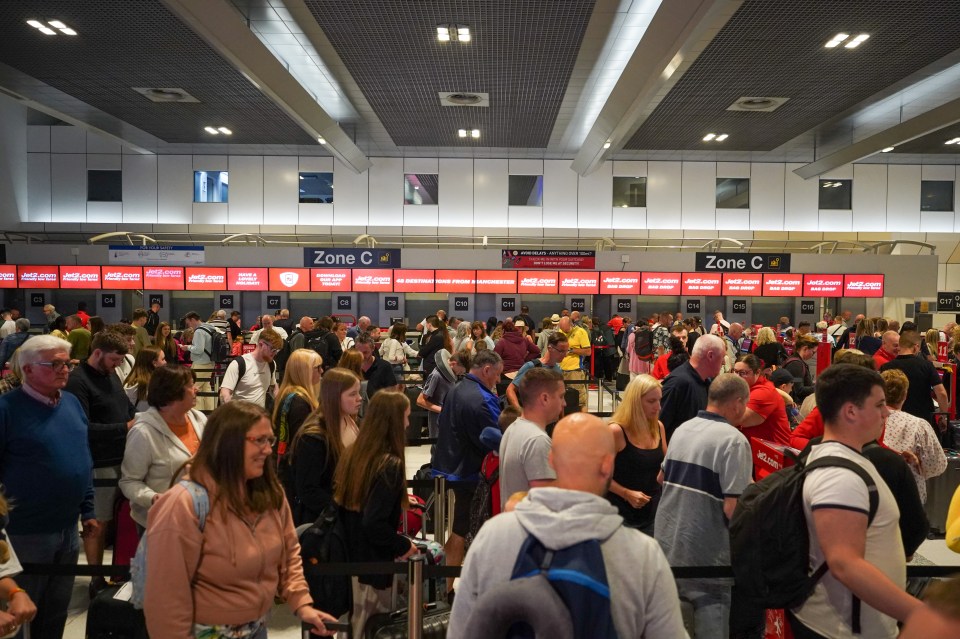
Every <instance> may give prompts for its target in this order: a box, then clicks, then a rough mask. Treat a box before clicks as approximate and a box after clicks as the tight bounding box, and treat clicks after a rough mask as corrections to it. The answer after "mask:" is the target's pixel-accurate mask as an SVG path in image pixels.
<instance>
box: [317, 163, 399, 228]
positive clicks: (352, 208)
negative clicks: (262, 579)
mask: <svg viewBox="0 0 960 639" xmlns="http://www.w3.org/2000/svg"><path fill="white" fill-rule="evenodd" d="M333 173H334V176H333V182H334V186H335V187H336V188H335V189H334V195H333V223H334V224H343V225H344V226H367V224H368V222H367V217H368V214H369V209H368V203H369V200H368V199H367V193H368V189H369V179H370V171H364V172H363V173H356V172H354V171H353V170H352V169H350V168H349V167H347V166H344V165H343V163H341V162H340V161H339V160H334V163H333ZM400 189H401V186H400V185H398V186H397V199H398V200H399V199H400V193H402V191H401V190H400Z"/></svg>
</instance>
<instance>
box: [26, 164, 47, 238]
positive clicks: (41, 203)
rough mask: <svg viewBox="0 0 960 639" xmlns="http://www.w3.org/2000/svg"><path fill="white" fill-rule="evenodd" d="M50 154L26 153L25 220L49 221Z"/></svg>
mask: <svg viewBox="0 0 960 639" xmlns="http://www.w3.org/2000/svg"><path fill="white" fill-rule="evenodd" d="M50 186H51V184H50V154H49V153H27V221H28V222H49V221H50V219H51V199H50Z"/></svg>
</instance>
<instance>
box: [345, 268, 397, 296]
mask: <svg viewBox="0 0 960 639" xmlns="http://www.w3.org/2000/svg"><path fill="white" fill-rule="evenodd" d="M353 290H354V291H360V292H374V293H389V292H390V291H392V290H393V271H392V270H391V269H388V268H365V269H355V270H354V271H353Z"/></svg>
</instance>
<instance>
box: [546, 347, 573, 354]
mask: <svg viewBox="0 0 960 639" xmlns="http://www.w3.org/2000/svg"><path fill="white" fill-rule="evenodd" d="M547 348H549V349H552V350H555V351H556V352H558V353H560V354H561V355H566V354H567V353H569V352H570V349H569V348H557V347H556V346H548V347H547Z"/></svg>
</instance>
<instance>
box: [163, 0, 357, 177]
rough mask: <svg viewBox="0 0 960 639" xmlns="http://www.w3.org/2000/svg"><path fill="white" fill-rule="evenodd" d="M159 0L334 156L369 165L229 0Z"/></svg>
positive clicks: (346, 161)
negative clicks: (319, 139) (248, 25)
mask: <svg viewBox="0 0 960 639" xmlns="http://www.w3.org/2000/svg"><path fill="white" fill-rule="evenodd" d="M161 1H162V2H163V4H164V6H166V7H167V8H168V9H170V11H172V12H173V13H174V15H176V16H177V17H179V18H180V19H181V20H182V21H183V23H184V24H185V25H187V26H188V27H190V28H191V29H193V30H194V31H195V32H196V33H197V35H199V36H200V37H201V38H203V39H204V41H206V42H207V44H209V45H210V46H211V47H212V48H213V49H214V50H215V51H217V53H219V54H220V55H221V56H223V58H224V59H225V60H227V61H228V62H229V63H230V64H231V65H233V67H234V68H236V69H237V70H238V71H240V72H241V73H243V74H244V75H246V76H247V78H248V79H249V80H250V81H251V82H252V83H253V84H254V86H256V87H257V89H259V90H260V91H261V92H262V93H263V94H264V95H266V96H268V97H269V98H270V99H271V100H273V101H274V102H275V103H276V104H277V106H279V107H280V108H281V109H283V110H284V111H285V112H286V113H287V115H289V116H290V118H291V119H293V121H294V122H296V123H297V124H299V125H300V127H302V128H303V130H304V131H306V132H307V133H309V134H310V136H311V137H313V139H315V140H316V139H318V138H321V137H322V138H323V139H324V140H326V147H327V149H329V150H330V152H331V153H332V154H333V155H334V156H336V157H337V159H339V160H340V161H341V162H343V163H344V164H346V165H347V166H349V167H350V168H351V169H353V170H354V171H356V172H357V173H362V172H363V171H366V170H367V169H368V168H370V166H371V163H370V160H369V159H368V158H367V156H366V155H364V153H363V151H361V150H360V148H359V147H358V146H357V145H356V144H354V143H353V140H351V139H350V137H349V136H348V135H347V134H346V133H345V132H344V131H343V129H341V128H340V126H339V125H338V124H337V122H336V121H335V120H334V119H333V118H331V117H330V115H329V114H327V112H326V111H324V110H323V108H321V107H320V105H319V104H317V101H316V100H315V99H314V98H313V96H312V95H310V93H308V92H307V90H306V89H304V88H303V86H302V85H301V84H300V83H299V82H297V80H296V78H294V77H293V76H292V75H291V74H290V73H289V72H288V71H287V70H286V68H284V66H283V65H282V64H281V63H280V61H279V60H277V59H276V57H274V55H273V54H272V53H271V52H270V51H269V50H268V49H267V47H266V46H265V45H264V44H263V43H262V42H260V39H259V38H257V36H256V35H255V34H254V33H253V32H252V31H251V30H250V29H249V27H247V25H246V23H245V22H244V20H243V17H242V16H241V15H240V13H239V12H237V10H236V9H235V8H234V7H233V6H232V5H231V4H230V3H229V2H227V1H226V0H203V2H195V1H191V0H161Z"/></svg>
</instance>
